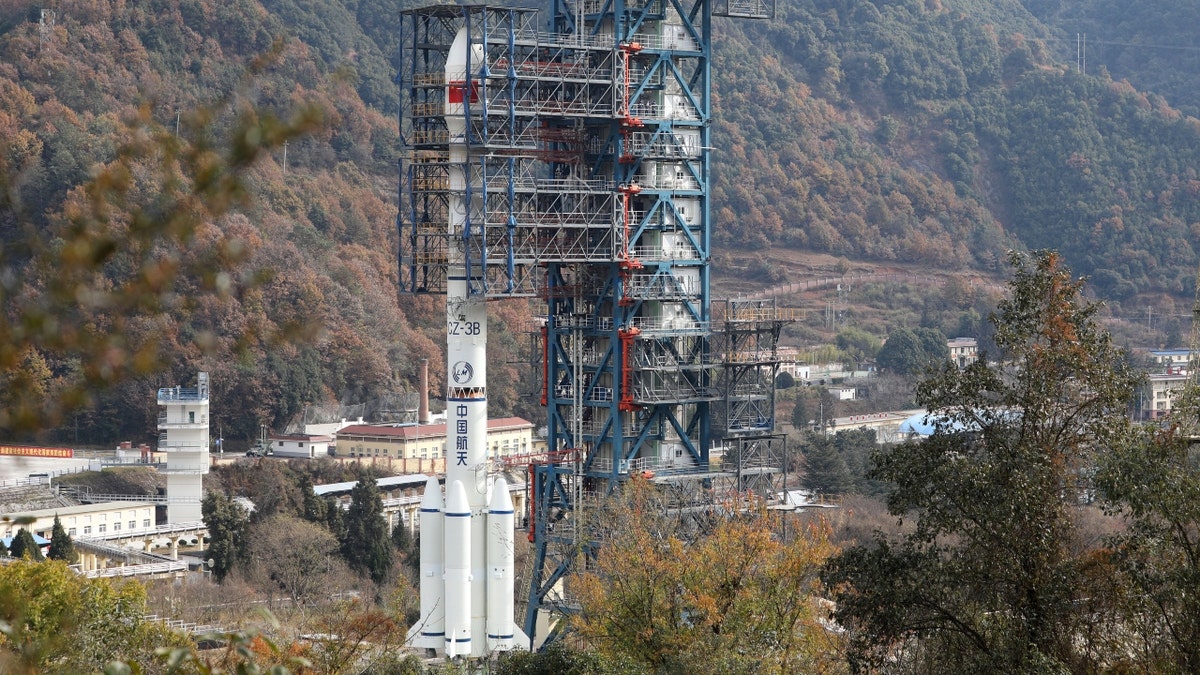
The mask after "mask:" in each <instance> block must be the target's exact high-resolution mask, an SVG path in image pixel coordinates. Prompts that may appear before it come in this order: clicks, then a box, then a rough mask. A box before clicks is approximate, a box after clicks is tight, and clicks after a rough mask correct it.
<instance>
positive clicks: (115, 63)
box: [0, 0, 1200, 441]
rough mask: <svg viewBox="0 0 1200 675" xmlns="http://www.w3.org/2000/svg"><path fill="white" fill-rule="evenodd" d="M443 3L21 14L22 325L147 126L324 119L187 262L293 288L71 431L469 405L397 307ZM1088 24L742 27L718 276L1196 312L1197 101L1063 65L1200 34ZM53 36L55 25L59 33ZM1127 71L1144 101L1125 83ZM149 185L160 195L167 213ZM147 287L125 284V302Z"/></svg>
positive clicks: (1011, 15) (44, 363) (196, 131)
mask: <svg viewBox="0 0 1200 675" xmlns="http://www.w3.org/2000/svg"><path fill="white" fill-rule="evenodd" d="M415 4H418V3H416V2H412V1H411V0H403V1H401V0H379V1H367V0H311V1H306V2H301V1H300V0H221V1H217V0H156V1H154V2H151V1H150V0H122V1H120V2H98V1H95V0H55V1H48V2H45V3H33V2H21V1H12V2H8V3H4V5H3V6H2V7H0V150H2V152H0V174H3V175H4V176H5V180H4V181H0V191H3V192H4V193H5V196H6V200H5V201H0V205H4V204H7V205H9V206H8V207H6V208H0V228H3V243H4V245H5V251H6V253H7V254H8V256H9V258H10V259H9V260H8V262H9V263H12V261H13V260H15V261H17V262H16V265H17V266H16V267H14V268H13V270H15V271H16V272H15V273H13V274H9V275H8V276H6V278H9V279H16V280H18V282H17V283H7V282H6V283H7V285H5V296H4V298H5V302H6V303H8V302H9V301H10V299H11V298H15V297H34V296H36V295H37V294H38V293H39V289H43V288H44V287H45V286H46V283H47V279H46V277H45V275H47V274H52V273H53V271H52V270H42V271H41V272H37V271H36V270H32V269H20V267H19V261H20V260H21V246H20V245H21V241H22V237H23V236H25V235H26V234H28V233H30V232H34V233H37V236H38V237H39V238H43V239H44V240H45V241H50V242H53V241H54V237H55V236H56V232H61V231H63V228H67V227H68V226H69V224H70V222H71V220H72V214H75V213H77V212H78V211H79V210H80V209H81V208H83V206H85V205H86V198H85V197H86V195H85V193H84V192H83V190H82V189H81V188H80V187H79V186H80V185H81V184H82V183H83V182H85V181H86V180H87V179H88V178H89V176H92V175H95V174H96V171H97V170H98V168H102V167H105V166H108V165H111V163H112V162H114V160H115V158H116V157H117V155H118V152H119V149H120V148H121V147H122V146H123V144H124V143H126V141H127V140H128V139H129V138H130V137H131V132H130V131H129V129H128V126H127V123H128V122H129V120H132V119H134V118H135V117H137V116H138V115H139V111H140V114H141V116H142V119H143V121H144V122H145V123H148V124H151V125H155V127H156V128H157V129H158V130H160V131H166V132H169V133H170V134H174V133H175V130H176V129H177V128H178V141H179V142H180V143H182V144H183V145H184V146H185V147H186V146H189V145H194V144H196V143H198V142H200V140H201V136H202V135H203V134H215V135H217V136H219V135H220V134H221V133H222V132H228V131H229V130H230V128H231V125H230V123H228V122H227V118H226V117H221V116H219V115H218V116H216V117H215V118H214V119H212V120H210V121H209V123H208V126H207V127H205V126H204V125H203V124H201V121H198V120H196V119H195V118H194V116H192V115H191V114H190V111H193V110H196V109H198V108H199V107H201V106H204V105H210V104H212V103H213V102H214V101H219V102H221V105H224V106H225V107H226V108H228V109H234V110H248V109H257V110H259V111H262V113H263V114H269V113H275V114H278V115H280V116H283V117H286V116H287V115H288V114H290V113H291V112H292V111H295V110H297V109H309V110H316V111H319V112H320V114H321V118H322V122H321V124H320V125H319V126H318V128H317V130H316V131H315V132H313V133H311V134H309V135H307V136H304V137H302V138H298V139H296V140H293V141H292V142H290V143H288V144H287V145H286V146H283V147H275V148H274V149H273V150H272V152H271V153H270V156H268V157H264V158H262V159H261V161H259V162H258V163H257V164H255V165H254V168H253V169H252V170H251V171H250V172H249V174H248V176H247V180H246V191H247V192H248V193H249V196H250V197H251V198H252V202H251V203H250V204H249V205H247V206H238V207H236V208H233V209H231V210H229V211H228V212H226V213H223V214H222V215H221V216H220V218H217V219H215V220H214V222H211V223H206V225H205V226H204V227H203V228H201V231H199V232H198V234H197V236H196V237H195V238H194V239H193V240H192V241H191V244H190V248H188V250H186V251H184V252H182V253H180V254H179V255H178V257H179V258H180V259H182V260H184V261H187V260H192V261H200V260H203V259H204V256H205V255H208V254H209V253H211V250H215V249H214V247H218V246H219V245H221V243H222V242H225V243H228V242H231V241H232V242H237V245H238V247H240V248H239V250H243V251H244V255H243V257H242V258H241V259H240V260H239V262H238V265H239V269H241V270H243V271H244V272H246V273H245V274H243V275H242V276H243V277H246V278H250V277H252V276H253V275H252V274H250V272H251V271H255V270H258V271H265V272H268V273H269V274H268V275H267V276H266V277H264V278H265V279H266V281H265V282H263V283H261V284H258V285H255V284H247V285H246V286H245V289H244V292H238V293H232V294H230V295H229V297H228V298H224V299H219V298H209V297H208V296H207V295H206V294H205V293H204V292H203V289H204V288H205V286H204V279H203V278H202V277H203V275H193V276H185V277H184V278H181V279H180V280H178V282H177V287H175V288H174V289H173V290H174V292H176V293H177V294H178V295H179V296H182V297H192V298H194V299H195V302H192V303H187V304H186V306H185V305H184V304H181V305H179V306H167V307H164V308H163V309H162V311H161V312H159V313H158V314H156V315H155V316H152V317H143V318H142V319H140V320H138V321H133V322H131V323H130V324H129V331H130V335H129V340H130V341H131V344H134V345H137V344H146V343H157V344H159V345H160V347H161V350H162V353H163V354H164V355H165V356H166V357H167V364H166V365H167V366H168V370H167V372H165V373H163V374H162V375H161V376H155V377H154V378H151V379H147V378H142V377H139V378H136V379H132V380H128V381H126V382H124V383H122V384H120V385H118V386H117V387H116V388H115V389H113V390H112V391H110V392H108V393H106V394H104V395H102V396H100V397H99V398H98V399H97V400H95V401H94V402H93V403H92V405H90V406H89V407H86V408H85V409H84V412H82V413H81V414H80V415H79V416H78V418H77V419H72V420H70V428H71V430H72V432H74V429H75V428H78V429H79V435H80V437H86V438H95V439H96V440H105V441H108V440H119V439H124V438H130V439H135V440H141V439H147V438H148V436H149V435H151V434H152V433H153V428H154V414H155V406H154V399H153V397H152V392H153V391H154V389H155V388H156V387H159V386H168V385H174V384H188V383H190V382H191V381H192V378H193V377H194V373H195V371H196V370H198V369H206V370H208V371H210V372H211V373H212V381H213V383H214V418H215V419H216V420H217V421H218V422H217V423H218V424H223V430H224V434H225V436H226V437H231V438H237V437H241V438H246V439H248V438H250V437H252V436H253V435H254V434H255V433H256V430H257V428H258V424H259V423H267V424H270V425H272V426H275V427H278V426H279V425H281V424H283V423H284V422H286V421H287V420H288V419H289V418H290V417H292V416H293V415H294V414H295V413H296V412H297V411H298V410H301V409H302V408H303V406H304V405H306V404H309V403H322V402H334V401H341V402H344V403H360V402H365V401H369V400H372V399H374V398H378V397H381V396H385V395H387V394H389V393H392V392H398V391H405V390H409V389H411V388H412V387H413V386H414V385H415V383H416V369H417V367H418V363H419V359H421V358H429V359H430V361H431V363H433V364H435V366H434V368H432V369H431V372H432V375H433V380H434V381H433V383H432V386H433V390H434V391H435V392H436V391H438V390H440V388H441V386H442V385H441V382H440V380H441V377H442V375H441V372H440V370H441V369H440V368H438V367H437V366H436V364H439V363H441V362H442V360H443V359H442V356H441V350H442V349H443V346H442V344H443V337H442V330H441V325H442V320H441V312H442V311H443V310H442V309H441V305H440V303H439V302H438V299H437V298H412V297H401V298H399V299H397V297H396V293H395V271H396V262H395V251H396V235H395V185H396V159H397V156H398V154H397V153H398V152H399V148H398V147H397V124H396V120H395V113H396V106H397V100H398V98H397V94H396V91H395V88H394V85H393V84H392V75H393V70H394V63H395V45H394V43H393V36H394V35H395V34H396V27H397V25H398V15H397V12H398V11H399V10H401V9H402V8H404V7H407V6H409V5H415ZM1077 5H1078V6H1077ZM1110 5H1112V9H1111V10H1110V9H1109V6H1110ZM1089 7H1090V8H1091V9H1089V10H1088V11H1087V13H1086V16H1085V14H1084V11H1085V10H1084V8H1083V7H1082V5H1079V3H1054V2H1047V1H1042V2H1037V1H1035V0H1027V2H1025V3H1024V4H1022V3H1021V2H1019V1H1018V0H990V1H985V0H891V1H884V0H875V1H874V2H871V1H868V0H780V4H779V6H778V12H777V16H776V18H775V19H774V20H771V21H732V20H725V19H720V20H717V22H716V26H715V29H714V64H713V73H714V82H713V89H714V106H713V107H714V111H715V120H714V145H715V147H716V150H715V151H714V154H713V169H714V173H715V175H716V181H715V184H714V188H713V216H714V236H715V237H716V249H717V250H718V252H720V251H723V250H733V249H744V248H745V246H746V244H747V242H748V243H749V244H751V245H752V246H763V245H772V246H781V247H792V248H796V249H798V250H802V251H808V252H816V253H832V254H835V255H837V256H841V257H845V258H847V259H850V260H855V261H861V262H863V263H865V264H872V263H891V262H896V263H906V264H910V265H913V266H917V267H928V268H935V269H938V270H956V269H958V270H985V271H993V270H995V271H998V270H999V268H1000V267H1001V265H999V264H998V263H999V261H1000V260H1001V259H1002V256H1003V252H1004V251H1005V250H1006V249H1009V248H1021V247H1056V248H1060V249H1061V250H1062V251H1063V253H1064V255H1065V259H1066V261H1067V263H1068V264H1070V265H1071V266H1072V267H1073V268H1074V269H1075V270H1076V271H1078V272H1080V273H1084V274H1089V275H1092V276H1093V277H1094V280H1095V284H1094V286H1095V287H1096V288H1097V289H1099V291H1100V292H1101V293H1102V294H1105V295H1107V296H1109V297H1111V298H1114V299H1117V300H1125V299H1128V298H1134V297H1139V298H1140V297H1146V296H1149V295H1152V294H1159V295H1161V294H1173V295H1175V296H1176V297H1190V293H1191V292H1192V290H1193V289H1192V284H1193V277H1194V274H1195V267H1196V263H1197V243H1196V242H1200V176H1197V174H1196V171H1195V169H1194V167H1196V166H1200V126H1198V123H1197V122H1196V120H1194V119H1192V118H1190V117H1187V116H1186V115H1184V114H1182V113H1181V112H1179V110H1177V109H1175V108H1173V107H1172V105H1174V104H1175V102H1176V97H1177V98H1178V99H1179V101H1180V102H1179V104H1178V105H1180V106H1182V109H1184V110H1192V109H1194V107H1193V108H1188V106H1192V105H1193V103H1191V102H1189V100H1188V99H1187V98H1186V97H1185V96H1183V95H1181V94H1180V93H1179V92H1186V91H1187V87H1186V86H1183V83H1184V81H1185V80H1184V73H1182V72H1180V73H1178V74H1177V77H1174V79H1172V80H1171V83H1170V84H1169V88H1170V89H1171V93H1169V94H1168V95H1167V98H1165V99H1164V98H1162V97H1160V96H1158V95H1155V94H1151V93H1143V92H1141V91H1139V90H1138V88H1136V87H1135V86H1134V85H1139V86H1140V85H1141V83H1142V82H1145V83H1146V85H1157V84H1158V83H1159V82H1160V81H1159V80H1151V79H1145V77H1146V75H1147V73H1149V72H1151V71H1153V70H1154V68H1153V67H1152V66H1153V64H1154V62H1153V61H1145V62H1138V61H1136V59H1135V58H1134V57H1136V56H1137V55H1138V54H1141V53H1142V52H1136V53H1135V51H1133V50H1130V51H1129V53H1128V58H1125V59H1123V60H1121V62H1122V63H1127V64H1129V66H1130V69H1129V70H1128V77H1129V78H1130V80H1131V82H1133V83H1134V85H1131V84H1127V83H1125V82H1123V81H1120V80H1114V79H1112V78H1110V77H1108V76H1107V75H1106V74H1105V73H1103V72H1102V71H1100V70H1099V69H1098V68H1097V69H1091V68H1089V70H1088V72H1087V73H1086V74H1080V73H1078V72H1075V71H1074V69H1073V68H1074V64H1073V63H1071V64H1064V63H1063V62H1062V61H1061V56H1062V53H1063V50H1062V44H1063V37H1062V36H1063V35H1064V34H1066V33H1070V32H1072V31H1074V30H1079V29H1076V28H1072V25H1073V24H1071V23H1070V21H1075V20H1078V21H1083V20H1084V19H1086V20H1087V21H1093V22H1097V25H1105V26H1110V25H1111V26H1113V27H1114V28H1113V30H1116V29H1117V28H1119V29H1120V30H1121V31H1122V32H1121V33H1120V35H1127V36H1129V37H1128V38H1126V37H1119V36H1118V37H1114V38H1113V40H1112V41H1118V40H1125V39H1129V40H1133V39H1134V36H1146V35H1151V34H1155V30H1156V27H1173V28H1171V31H1170V33H1169V35H1168V34H1167V33H1163V35H1167V36H1168V37H1171V38H1172V39H1175V38H1178V39H1179V40H1180V41H1182V40H1184V38H1185V37H1186V36H1185V32H1186V31H1189V30H1190V31H1192V32H1193V33H1194V28H1193V26H1194V25H1195V22H1194V21H1193V22H1189V21H1188V20H1187V19H1188V17H1189V12H1194V11H1195V10H1194V9H1193V8H1192V7H1191V6H1190V5H1188V4H1187V3H1184V2H1167V3H1153V4H1143V5H1134V6H1127V7H1124V8H1123V13H1124V14H1125V15H1130V16H1126V17H1125V20H1124V21H1122V22H1120V23H1112V22H1111V21H1110V19H1111V17H1110V16H1109V14H1110V13H1111V12H1115V11H1116V9H1115V8H1116V5H1115V3H1089ZM1027 8H1028V9H1027ZM43 9H49V10H52V14H50V15H48V16H47V18H46V19H43V15H42V13H41V10H43ZM1041 19H1045V20H1046V21H1049V22H1053V23H1052V25H1047V24H1043V23H1041ZM1088 32H1089V34H1092V31H1091V30H1089V31H1088ZM1114 35H1115V34H1114ZM1162 39H1163V41H1166V40H1167V37H1163V38H1162ZM1097 48H1099V44H1097ZM264 55H266V56H264ZM1093 62H1094V61H1093ZM255 64H258V65H255ZM1142 66H1144V67H1142ZM1108 72H1109V73H1111V74H1112V75H1114V76H1119V77H1123V75H1119V73H1118V70H1117V69H1116V67H1115V65H1113V66H1108ZM1121 72H1126V71H1121ZM1192 72H1194V71H1192ZM1135 76H1136V77H1135ZM1138 78H1142V79H1138ZM1192 80H1194V76H1193V77H1192ZM1163 82H1164V84H1163V86H1164V87H1168V84H1167V83H1165V80H1163ZM1192 89H1195V88H1194V87H1192ZM285 157H286V162H285ZM145 168H146V170H147V172H146V174H145V175H143V174H138V175H139V176H140V178H141V180H142V182H141V183H138V184H136V185H135V187H136V188H137V189H134V190H133V191H132V192H133V195H134V196H135V197H136V196H137V195H139V194H140V195H143V196H145V197H146V198H150V196H151V195H152V194H153V189H151V188H152V187H153V186H154V181H153V180H152V179H150V178H147V177H146V176H149V175H150V174H151V173H152V172H151V171H150V167H149V166H147V167H145ZM114 220H116V221H120V220H121V214H119V213H118V214H117V217H116V218H115V219H114ZM206 251H209V253H206ZM156 254H157V255H161V256H168V257H169V256H172V255H176V254H175V253H173V252H170V251H158V252H157V253H156ZM14 256H15V258H14ZM124 262H125V263H126V264H127V263H128V262H129V261H124ZM127 272H128V270H127V269H125V268H123V267H122V263H121V260H120V259H119V258H118V259H117V260H116V261H115V264H113V265H112V266H110V267H109V268H106V270H105V275H106V278H105V281H104V283H107V284H119V283H121V280H122V274H126V273H127ZM39 275H41V276H39ZM239 278H241V277H239ZM8 310H9V312H10V313H11V312H12V311H14V310H13V309H12V305H11V303H10V305H9V308H8ZM528 312H529V310H528V309H527V308H526V307H524V306H523V305H522V304H520V303H513V304H509V305H497V306H496V307H495V311H494V315H493V327H492V328H491V340H490V346H491V350H490V352H491V357H490V363H489V369H490V370H492V371H493V373H495V374H496V375H495V377H494V378H492V380H493V382H494V383H495V386H494V387H493V391H492V392H489V393H490V394H491V395H490V399H491V405H492V409H493V412H494V413H496V414H509V413H516V414H527V415H532V414H533V410H534V406H533V405H532V404H533V403H534V401H533V400H532V399H528V400H522V399H521V386H522V385H521V384H520V377H519V374H518V371H517V370H516V369H515V368H514V367H513V366H512V365H511V363H510V362H511V361H513V360H515V356H514V355H515V353H516V351H517V345H518V341H519V340H520V339H521V338H520V336H519V335H518V333H517V332H518V331H520V330H521V329H522V328H523V324H524V320H525V318H526V316H527V314H528ZM89 325H91V326H92V328H91V329H93V330H96V329H97V326H100V328H99V329H100V330H102V329H103V326H104V325H105V324H104V322H103V321H100V322H99V323H95V322H93V324H89ZM294 326H302V327H307V328H308V329H309V330H308V331H307V333H306V335H307V339H305V340H302V341H300V342H298V343H295V344H293V343H291V342H288V341H280V340H278V339H276V338H275V337H272V336H278V335H280V334H282V333H286V332H287V329H288V327H294ZM302 332H303V331H302ZM247 336H248V337H247ZM79 367H80V366H79V364H78V363H77V362H74V361H72V359H71V358H69V357H68V356H66V355H65V354H62V353H56V352H54V351H52V350H47V351H45V352H44V353H41V352H37V353H31V354H27V355H25V356H24V357H23V359H22V360H21V366H20V368H21V369H23V370H24V372H25V375H26V376H28V379H29V380H31V381H35V382H37V383H38V386H39V387H41V388H42V389H44V391H45V392H48V393H53V392H54V391H55V390H56V387H61V386H62V383H63V382H66V381H69V380H71V378H72V377H74V376H75V375H76V374H77V373H78V370H79ZM7 381H9V380H6V382H7ZM76 425H77V426H76ZM63 437H64V438H70V437H71V435H70V434H67V433H66V432H64V436H63Z"/></svg>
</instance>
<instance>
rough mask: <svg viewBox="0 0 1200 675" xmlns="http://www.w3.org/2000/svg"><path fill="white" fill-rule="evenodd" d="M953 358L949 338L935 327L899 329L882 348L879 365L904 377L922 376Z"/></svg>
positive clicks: (892, 333)
mask: <svg viewBox="0 0 1200 675" xmlns="http://www.w3.org/2000/svg"><path fill="white" fill-rule="evenodd" d="M948 358H950V348H949V346H947V344H946V336H945V335H943V334H942V333H941V331H938V330H936V329H933V328H917V329H916V330H910V329H908V328H897V329H896V330H894V331H892V332H891V333H889V334H888V339H887V342H884V343H883V347H881V348H880V349H879V356H878V358H877V360H878V361H879V365H880V366H881V367H883V368H886V369H888V370H890V371H892V372H895V373H899V374H901V375H913V374H916V373H920V372H921V371H923V370H924V369H925V368H927V367H929V366H931V365H935V364H937V363H939V362H941V361H944V360H946V359H948Z"/></svg>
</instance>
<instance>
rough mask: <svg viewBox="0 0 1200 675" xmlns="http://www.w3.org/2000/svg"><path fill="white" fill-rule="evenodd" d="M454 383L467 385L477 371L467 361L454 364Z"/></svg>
mask: <svg viewBox="0 0 1200 675" xmlns="http://www.w3.org/2000/svg"><path fill="white" fill-rule="evenodd" d="M452 376H453V377H454V381H455V383H457V384H466V383H468V382H470V381H471V378H472V377H474V376H475V369H474V368H472V367H471V364H469V363H467V362H466V361H459V362H458V363H456V364H454V372H453V373H452Z"/></svg>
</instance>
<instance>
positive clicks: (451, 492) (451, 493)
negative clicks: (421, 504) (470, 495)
mask: <svg viewBox="0 0 1200 675" xmlns="http://www.w3.org/2000/svg"><path fill="white" fill-rule="evenodd" d="M446 515H448V516H464V515H465V516H469V515H471V505H470V504H469V503H468V502H467V489H466V488H464V487H463V484H462V482H461V481H457V480H456V481H454V482H453V483H451V484H450V487H449V488H447V489H446Z"/></svg>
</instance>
